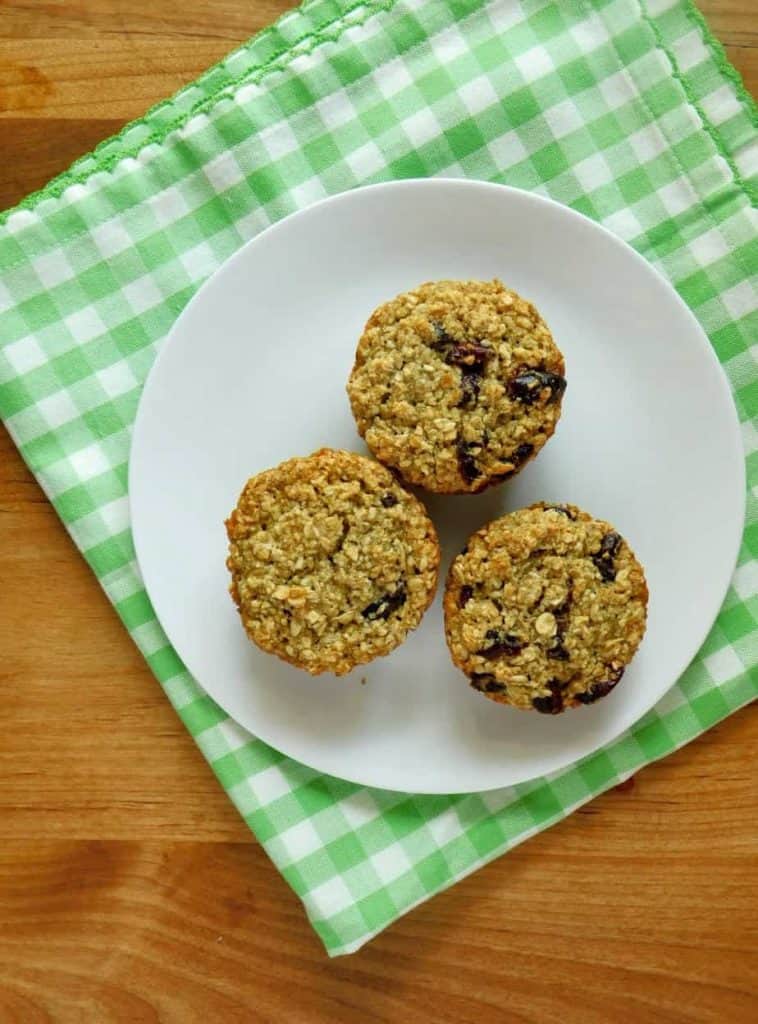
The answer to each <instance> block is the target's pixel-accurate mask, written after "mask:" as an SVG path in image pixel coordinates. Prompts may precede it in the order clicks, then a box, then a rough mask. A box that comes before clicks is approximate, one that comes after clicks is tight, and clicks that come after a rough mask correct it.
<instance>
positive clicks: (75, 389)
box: [0, 0, 758, 955]
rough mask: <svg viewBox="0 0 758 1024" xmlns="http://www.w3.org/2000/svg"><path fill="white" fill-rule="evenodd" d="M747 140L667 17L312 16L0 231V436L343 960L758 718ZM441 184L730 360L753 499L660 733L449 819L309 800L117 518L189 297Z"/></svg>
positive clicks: (691, 16) (428, 4)
mask: <svg viewBox="0 0 758 1024" xmlns="http://www.w3.org/2000/svg"><path fill="white" fill-rule="evenodd" d="M756 123H757V122H756V109H755V106H754V104H753V103H752V101H751V99H750V98H749V96H748V95H747V94H746V93H745V91H744V89H743V88H742V85H741V83H740V80H739V76H738V75H737V73H736V72H735V71H734V69H733V68H732V67H730V65H729V64H728V63H727V61H726V59H725V57H724V54H723V52H722V50H721V48H720V46H719V45H718V43H716V42H715V40H714V39H713V38H712V37H711V36H710V34H709V32H708V30H707V28H706V26H705V24H704V22H703V20H702V18H701V17H700V15H699V14H698V13H697V11H696V10H695V8H693V7H692V6H691V5H690V4H689V3H686V2H681V0H655V2H652V0H651V2H642V3H640V2H638V0H611V2H597V3H592V4H590V3H588V2H580V0H572V2H566V3H559V4H552V3H544V2H535V0H525V2H520V3H517V2H512V0H491V2H474V0H445V2H442V0H364V2H360V3H355V2H348V0H311V2H309V3H306V4H305V5H304V6H303V7H301V8H299V9H298V10H296V11H293V12H291V13H289V14H287V15H285V16H284V17H283V18H282V19H281V20H280V21H278V22H277V23H276V25H274V26H273V27H271V28H270V29H267V30H266V31H264V32H262V33H261V34H260V35H258V36H256V37H255V38H253V39H252V40H250V41H249V42H248V43H246V44H245V45H244V46H242V47H240V49H238V50H236V51H235V52H234V53H232V54H230V55H229V56H228V57H227V58H226V59H225V60H223V61H222V62H221V63H220V64H218V65H217V66H216V67H214V68H212V69H211V70H209V71H208V72H206V73H205V74H204V75H203V76H202V77H201V78H199V79H198V80H197V81H196V82H194V83H193V84H192V85H190V86H188V87H187V88H185V89H182V90H181V92H179V93H178V94H177V95H176V96H174V97H172V98H171V99H168V100H166V101H165V102H163V103H160V104H159V105H158V106H156V107H154V108H153V109H152V110H151V111H150V112H149V113H148V114H147V115H146V116H145V117H144V118H142V119H141V120H139V121H136V122H134V123H133V124H131V125H129V126H128V127H127V128H125V129H124V130H123V131H122V132H121V133H119V135H117V136H115V137H114V138H112V139H109V140H107V141H106V142H104V143H102V144H101V145H100V146H98V147H97V149H96V150H95V151H94V152H93V153H91V154H89V155H88V156H85V157H84V158H82V159H81V160H79V161H77V162H76V163H75V164H74V165H73V166H72V167H71V168H70V170H69V171H67V172H66V173H65V174H63V175H61V176H60V177H59V178H56V179H55V180H54V181H53V182H51V183H50V184H49V185H48V186H47V187H46V188H44V189H43V190H42V191H41V192H38V193H36V194H34V195H32V196H30V197H29V198H27V199H26V200H24V201H23V202H22V203H21V204H20V205H19V206H18V207H16V208H15V209H14V210H11V211H9V212H7V213H5V214H4V215H3V216H2V217H1V218H0V414H2V417H3V419H4V421H5V423H6V425H7V427H8V430H9V431H10V433H11V435H12V437H13V439H14V441H15V442H16V444H17V445H18V447H19V449H20V451H21V453H22V455H23V457H24V459H25V460H26V462H27V464H28V465H29V467H30V468H31V470H32V471H33V472H34V474H35V475H36V477H37V479H38V480H39V482H40V484H41V485H42V487H43V488H44V490H45V493H46V494H47V495H48V497H49V498H50V500H51V501H52V502H53V504H54V506H55V508H56V510H57V511H58V514H59V515H60V517H61V519H62V520H63V522H64V523H65V525H66V527H67V529H68V531H69V533H70V534H71V537H72V538H73V540H74V543H75V544H76V545H77V547H78V548H79V549H80V551H81V552H82V554H83V555H84V557H85V558H86V559H87V561H88V563H89V565H90V566H91V568H92V570H93V571H94V572H95V574H96V575H97V578H98V579H99V581H100V583H101V585H102V587H103V589H104V590H105V592H106V593H107V595H108V597H109V598H110V600H111V601H112V602H113V604H114V606H115V607H116V609H117V611H118V614H119V615H120V617H121V619H122V621H123V623H124V625H125V626H126V628H127V629H128V630H129V632H130V634H131V635H132V637H133V639H134V641H135V643H136V644H137V645H138V646H139V648H140V650H141V651H142V653H143V655H144V657H145V659H146V660H147V662H148V663H149V665H150V667H151V668H152V670H153V672H154V673H155V675H156V677H157V678H158V680H159V682H160V683H161V685H162V686H163V688H164V690H165V692H166V694H167V696H168V698H169V699H170V700H171V702H172V704H173V706H174V707H175V708H176V711H177V713H178V714H179V715H180V717H181V719H182V721H183V722H184V723H185V725H186V726H187V728H188V729H189V730H190V732H191V733H192V735H193V736H194V738H195V740H196V742H197V743H198V745H199V746H200V748H201V749H202V751H203V753H204V754H205V756H206V758H207V759H208V762H209V763H210V765H211V767H212V768H213V770H214V772H215V773H216V775H217V777H218V779H219V781H220V783H221V785H222V786H223V787H224V789H225V790H226V792H227V793H228V794H229V796H230V798H231V799H232V800H233V801H234V803H235V804H236V806H237V808H238V809H239V811H240V813H241V814H242V815H243V816H244V818H245V821H246V822H247V823H248V825H249V826H250V828H251V829H252V830H253V832H254V833H255V835H256V836H257V837H258V839H259V840H260V842H261V843H262V844H263V845H264V846H265V848H266V850H267V852H268V853H269V855H270V857H271V858H272V860H273V861H274V863H275V864H276V865H277V867H278V868H279V870H280V871H281V873H282V875H283V876H284V878H285V879H286V880H287V882H288V883H289V884H290V885H291V886H292V887H293V889H294V890H295V892H296V893H297V894H298V895H299V896H300V897H301V899H302V901H303V903H304V905H305V908H306V911H307V913H308V916H309V918H310V920H311V923H312V925H313V927H314V928H315V929H316V931H317V933H318V934H319V936H320V937H321V939H322V941H323V943H324V945H325V947H326V949H327V951H328V952H329V954H330V955H337V954H341V953H349V952H352V951H354V950H356V949H358V947H360V946H361V945H362V944H363V943H364V942H366V941H367V940H368V939H369V938H370V937H371V936H372V935H374V934H376V933H377V932H378V931H380V930H381V929H383V928H385V927H386V926H387V925H388V924H390V923H391V922H392V921H393V920H394V919H395V918H397V917H398V916H400V915H401V914H403V913H405V912H406V911H407V910H409V909H410V908H411V907H413V906H415V905H416V904H418V903H420V902H422V901H423V900H426V899H428V898H429V897H430V896H432V895H433V894H434V893H436V892H439V891H440V890H442V889H444V888H446V887H447V886H449V885H451V884H453V883H454V882H456V881H457V880H458V879H460V878H462V877H463V876H464V875H466V874H469V873H470V872H472V871H474V870H476V869H477V868H478V867H480V866H481V865H482V864H485V863H487V862H488V861H490V860H492V859H493V858H494V857H497V856H499V855H500V854H501V853H503V852H504V851H507V850H508V849H510V848H511V847H512V846H515V845H516V844H518V843H520V842H522V841H523V840H524V839H526V838H528V837H529V836H531V835H533V834H534V833H535V832H539V831H540V830H542V829H544V828H547V827H548V826H550V825H552V824H553V823H554V822H556V821H559V820H560V819H561V818H563V817H565V816H566V815H567V814H570V813H571V812H572V811H573V810H575V809H576V808H577V807H579V806H581V805H582V804H583V803H585V802H586V801H588V800H590V799H592V797H594V796H595V795H596V794H598V793H600V792H602V791H604V790H605V789H607V788H609V787H610V786H613V785H615V784H616V783H618V782H619V781H620V780H622V779H624V778H626V777H627V776H629V775H630V774H632V773H633V772H635V771H637V770H638V769H639V768H640V767H642V766H643V765H645V764H648V763H650V762H651V761H654V760H656V759H657V758H660V757H663V756H665V755H666V754H668V753H669V752H671V751H672V750H674V749H676V748H677V747H679V746H681V745H682V744H684V743H687V742H688V741H689V740H691V739H693V738H694V737H696V736H698V735H699V734H700V733H702V732H703V731H704V730H706V729H708V728H709V727H710V726H711V725H713V724H714V723H716V722H718V721H719V720H720V719H722V718H724V717H725V716H727V715H729V714H730V713H731V712H733V711H735V710H736V709H737V708H739V707H740V706H742V705H743V704H745V703H747V702H748V701H749V700H751V699H752V698H754V697H755V696H756V692H757V691H758V672H756V667H757V666H758V560H757V557H756V556H758V509H757V508H756V504H757V503H756V486H757V485H758V435H757V434H756V427H755V424H756V415H757V414H758V366H757V365H756V355H755V352H756V350H755V348H753V349H752V350H751V347H750V346H751V342H754V339H755V332H756V324H758V316H756V306H757V303H756V289H755V284H756V280H755V272H756V269H757V268H758V239H757V237H756V225H757V218H756V214H755V209H754V202H755V194H756V174H757V173H758V144H757V142H756V138H757V133H756ZM429 175H444V176H456V177H458V176H461V177H470V178H479V179H485V180H488V181H497V182H504V183H507V184H509V185H513V186H517V187H520V188H524V189H529V190H532V191H535V192H539V193H541V194H543V195H547V196H550V197H551V198H553V199H556V200H558V201H559V202H562V203H565V204H567V205H569V206H572V207H573V208H574V209H576V210H580V211H581V212H582V213H584V214H586V215H588V216H590V217H592V218H594V219H596V220H597V221H599V222H601V223H603V224H604V225H605V226H606V227H608V228H610V229H611V230H612V231H614V232H616V233H617V234H619V235H620V236H621V237H623V238H624V239H625V240H626V241H627V242H629V243H630V244H631V245H633V246H634V247H635V248H636V249H637V250H638V251H639V252H640V253H642V254H643V255H644V256H645V257H646V258H647V259H648V260H650V261H651V262H652V263H653V264H654V265H655V266H656V267H657V268H658V270H659V271H660V272H661V273H662V274H663V275H664V276H665V277H667V278H668V280H669V281H670V282H671V283H672V284H673V285H674V287H675V288H676V289H677V290H678V292H679V294H680V295H681V296H682V297H683V299H684V300H685V301H686V302H687V303H688V305H689V306H690V308H691V309H692V311H693V312H694V314H695V315H696V317H697V318H698V320H699V321H700V323H701V324H702V326H703V328H704V330H705V331H706V332H707V334H708V336H709V338H710V340H711V343H712V345H713V347H714V350H715V352H716V354H717V355H718V358H719V359H720V361H721V363H722V364H723V367H724V370H725V372H726V374H727V377H728V379H729V382H730V384H731V387H732V392H733V395H734V400H735V404H736V406H737V409H738V412H739V417H740V420H741V423H742V429H743V437H744V443H745V452H746V465H747V478H748V494H747V516H746V526H745V533H744V538H743V544H742V547H741V550H740V555H739V563H738V567H737V570H736V572H735V574H734V578H733V580H732V584H731V587H730V589H729V592H728V595H727V597H726V600H725V602H724V606H723V608H722V610H721V612H720V614H719V617H718V619H717V621H716V623H715V625H714V627H713V629H712V631H711V633H710V635H709V636H708V638H707V640H706V642H705V644H704V646H703V648H702V649H701V651H700V652H699V654H698V655H697V657H696V658H695V660H694V661H693V663H692V664H691V665H690V667H689V668H688V669H687V671H686V672H685V673H684V675H683V676H682V678H681V679H680V680H679V682H678V684H677V685H675V686H674V687H673V688H672V690H671V691H670V692H669V693H668V694H667V695H666V697H665V698H664V699H663V700H662V701H661V702H660V703H659V704H658V706H657V707H656V708H655V710H654V711H652V712H651V713H650V714H648V715H647V716H645V718H644V719H643V720H642V721H640V722H639V723H638V724H637V725H636V726H635V727H634V728H633V729H631V730H630V731H629V732H627V733H625V734H624V735H623V736H621V737H620V738H619V739H618V740H617V741H616V742H615V743H613V744H611V745H610V746H608V747H607V748H605V749H604V750H601V751H600V752H598V753H596V754H594V755H593V756H591V757H589V758H587V759H586V760H584V761H582V762H580V763H578V764H576V765H573V766H572V767H570V768H569V769H567V770H564V771H561V772H558V773H556V774H555V775H552V776H550V777H547V778H541V779H537V780H535V781H533V782H530V783H528V784H525V785H521V786H516V787H513V788H508V789H503V790H499V791H496V792H487V793H481V794H467V795H450V796H408V795H407V794H399V793H392V792H386V791H380V790H371V789H367V788H364V787H360V786H356V785H353V784H351V783H348V782H344V781H341V780H339V779H335V778H330V777H327V776H324V775H320V774H318V773H317V772H315V771H313V770H311V769H309V768H307V767H304V766H303V765H301V764H298V763H296V762H294V761H292V760H290V759H288V758H286V757H285V756H284V755H282V754H280V753H278V752H277V751H275V750H272V749H271V748H270V747H268V746H267V745H266V744H264V743H262V742H261V741H260V740H258V739H256V738H255V737H254V736H251V735H250V734H249V733H247V732H245V731H244V730H243V729H241V728H240V727H239V726H237V725H236V724H235V723H234V722H233V721H231V720H230V719H229V718H228V717H227V716H226V715H225V714H224V713H223V712H222V711H221V710H220V709H219V708H218V707H217V706H216V705H215V704H214V703H213V701H212V700H211V699H210V698H209V697H208V696H207V695H206V694H205V693H204V692H203V691H202V690H201V689H200V687H199V686H198V685H197V683H196V682H195V681H194V680H193V679H192V678H190V676H189V675H188V674H187V672H186V671H185V669H184V667H183V665H182V663H181V661H180V660H179V658H178V656H177V654H176V652H175V651H174V650H173V649H172V648H171V646H170V645H169V643H168V641H167V639H166V637H165V635H164V634H163V632H162V631H161V629H160V626H159V625H158V622H157V620H156V618H155V615H154V613H153V610H152V608H151V606H150V602H149V600H148V597H147V595H146V593H145V591H144V589H143V586H142V582H141V579H140V575H139V572H138V569H137V566H136V563H135V560H134V550H133V547H132V540H131V534H130V523H129V505H128V495H127V465H128V459H129V444H130V436H131V429H132V424H133V422H134V417H135V413H136V410H137V403H138V401H139V397H140V393H141V389H142V386H143V384H144V382H145V378H146V376H147V374H148V372H149V370H150V367H151V365H152V362H153V360H154V358H155V356H156V354H157V352H158V351H159V349H160V346H161V344H162V342H163V340H164V339H165V337H166V335H167V333H168V331H169V330H170V328H171V326H172V324H173V323H174V321H175V320H176V318H177V316H178V315H179V313H180V312H181V310H182V309H183V307H184V306H185V305H186V303H187V302H188V301H189V299H190V298H191V297H192V295H193V294H194V293H195V292H196V291H197V289H198V288H199V287H200V285H201V284H202V283H203V281H204V280H205V279H206V278H207V277H208V276H209V275H210V274H211V273H213V271H214V270H216V269H217V268H218V267H219V266H220V265H221V263H223V261H224V260H225V259H226V258H227V257H228V256H230V255H231V254H232V253H233V252H235V251H236V250H237V249H238V248H239V247H240V246H241V245H242V244H243V243H244V242H246V241H247V240H248V239H250V238H252V237H253V236H254V235H256V234H257V233H258V232H260V231H261V230H263V229H264V228H265V227H267V226H268V225H269V224H271V223H272V222H274V221H275V220H277V219H278V218H280V217H283V216H284V215H285V214H288V213H291V212H292V211H294V210H297V209H300V208H302V207H304V206H306V205H308V204H309V203H311V202H313V201H314V200H316V199H319V198H321V197H322V196H325V195H329V194H332V193H335V192H339V191H341V190H344V189H348V188H352V187H354V186H356V185H362V184H365V183H368V182H372V181H379V180H384V179H389V178H403V177H419V176H429ZM704 486H707V483H706V482H704Z"/></svg>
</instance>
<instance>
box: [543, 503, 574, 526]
mask: <svg viewBox="0 0 758 1024" xmlns="http://www.w3.org/2000/svg"><path fill="white" fill-rule="evenodd" d="M545 512H560V514H561V515H562V516H566V518H567V519H571V520H572V521H574V522H575V521H576V516H575V515H574V513H573V512H572V511H571V509H570V508H569V507H568V506H567V505H545Z"/></svg>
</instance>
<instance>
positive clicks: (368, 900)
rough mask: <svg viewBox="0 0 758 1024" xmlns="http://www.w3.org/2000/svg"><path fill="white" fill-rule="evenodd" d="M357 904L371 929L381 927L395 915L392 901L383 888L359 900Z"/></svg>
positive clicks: (395, 911)
mask: <svg viewBox="0 0 758 1024" xmlns="http://www.w3.org/2000/svg"><path fill="white" fill-rule="evenodd" d="M357 906H358V909H359V910H360V912H361V914H362V915H363V918H364V920H365V922H366V924H367V925H368V927H369V928H370V929H372V930H374V929H376V928H381V927H382V925H385V924H387V923H388V922H389V921H391V920H392V919H393V918H394V917H396V916H397V910H396V909H395V905H394V903H393V902H392V900H391V899H390V898H389V895H388V894H387V893H386V892H385V891H384V890H383V889H379V890H378V891H377V892H375V893H372V894H371V895H370V896H366V897H365V899H362V900H359V902H358V904H357Z"/></svg>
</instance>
